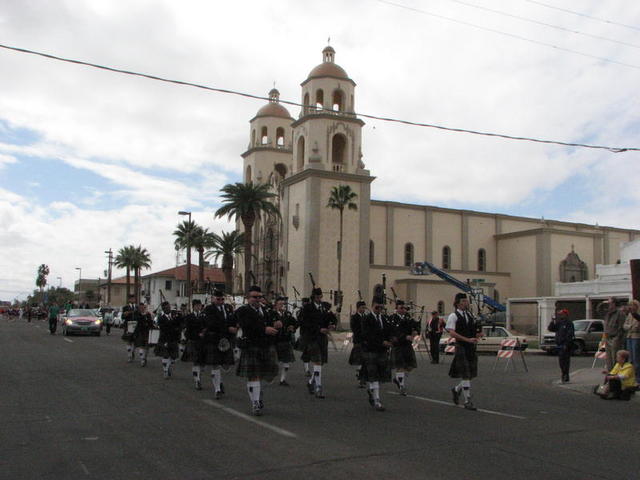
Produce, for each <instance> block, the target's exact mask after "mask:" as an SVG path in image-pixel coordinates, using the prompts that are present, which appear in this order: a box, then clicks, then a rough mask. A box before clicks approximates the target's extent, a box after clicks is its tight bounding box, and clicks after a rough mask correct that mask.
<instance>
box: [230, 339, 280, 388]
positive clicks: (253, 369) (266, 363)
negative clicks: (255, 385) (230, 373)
mask: <svg viewBox="0 0 640 480" xmlns="http://www.w3.org/2000/svg"><path fill="white" fill-rule="evenodd" d="M277 355H278V354H277V353H276V347H275V346H274V345H269V346H263V347H256V346H253V345H251V346H248V347H247V348H243V349H242V351H241V353H240V361H239V362H238V367H237V369H236V375H237V376H239V377H246V378H258V379H260V380H265V381H267V382H271V381H273V379H274V378H276V376H277V375H278V362H277Z"/></svg>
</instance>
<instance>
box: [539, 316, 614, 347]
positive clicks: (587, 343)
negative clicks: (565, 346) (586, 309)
mask: <svg viewBox="0 0 640 480" xmlns="http://www.w3.org/2000/svg"><path fill="white" fill-rule="evenodd" d="M573 328H574V329H575V332H576V338H575V340H574V342H573V355H582V354H583V353H585V352H594V351H596V350H597V349H598V344H599V343H600V340H602V333H603V332H604V322H603V321H602V320H595V319H588V318H587V319H583V320H574V321H573ZM540 349H541V350H544V351H545V352H547V353H548V354H549V355H551V354H554V353H556V334H555V333H551V332H549V333H546V334H545V335H544V337H543V339H542V343H541V344H540Z"/></svg>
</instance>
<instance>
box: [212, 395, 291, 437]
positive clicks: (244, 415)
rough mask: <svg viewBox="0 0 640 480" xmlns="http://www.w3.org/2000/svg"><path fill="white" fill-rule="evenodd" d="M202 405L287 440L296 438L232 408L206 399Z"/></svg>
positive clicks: (286, 431) (285, 431)
mask: <svg viewBox="0 0 640 480" xmlns="http://www.w3.org/2000/svg"><path fill="white" fill-rule="evenodd" d="M203 402H204V403H206V404H207V405H210V406H212V407H215V408H218V409H220V410H223V411H225V412H227V413H230V414H231V415H235V416H236V417H238V418H242V419H243V420H246V421H248V422H251V423H255V424H256V425H260V426H261V427H264V428H266V429H268V430H271V431H272V432H275V433H277V434H279V435H282V436H284V437H288V438H297V437H298V436H297V435H296V434H295V433H293V432H290V431H289V430H285V429H284V428H280V427H276V426H275V425H271V424H269V423H267V422H263V421H262V420H257V419H255V418H254V417H252V416H250V415H247V414H246V413H242V412H239V411H237V410H234V409H233V408H229V407H224V406H222V405H220V404H219V403H216V402H214V401H213V400H211V399H209V398H207V399H205V400H203Z"/></svg>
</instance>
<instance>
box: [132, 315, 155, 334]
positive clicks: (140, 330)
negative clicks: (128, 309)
mask: <svg viewBox="0 0 640 480" xmlns="http://www.w3.org/2000/svg"><path fill="white" fill-rule="evenodd" d="M133 321H134V322H137V323H136V328H135V330H134V331H133V334H134V335H135V336H136V337H137V336H139V335H149V330H151V329H152V328H153V317H152V316H151V314H150V313H149V312H147V313H145V314H142V313H140V311H138V310H136V311H135V312H133Z"/></svg>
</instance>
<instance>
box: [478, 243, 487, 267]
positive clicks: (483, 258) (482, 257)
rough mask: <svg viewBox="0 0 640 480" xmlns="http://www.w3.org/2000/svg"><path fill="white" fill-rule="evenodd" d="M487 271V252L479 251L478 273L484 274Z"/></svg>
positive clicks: (482, 249)
mask: <svg viewBox="0 0 640 480" xmlns="http://www.w3.org/2000/svg"><path fill="white" fill-rule="evenodd" d="M486 269H487V252H486V251H485V250H484V248H481V249H480V250H478V271H479V272H484V271H485V270H486Z"/></svg>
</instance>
